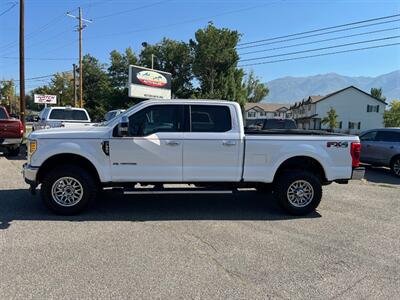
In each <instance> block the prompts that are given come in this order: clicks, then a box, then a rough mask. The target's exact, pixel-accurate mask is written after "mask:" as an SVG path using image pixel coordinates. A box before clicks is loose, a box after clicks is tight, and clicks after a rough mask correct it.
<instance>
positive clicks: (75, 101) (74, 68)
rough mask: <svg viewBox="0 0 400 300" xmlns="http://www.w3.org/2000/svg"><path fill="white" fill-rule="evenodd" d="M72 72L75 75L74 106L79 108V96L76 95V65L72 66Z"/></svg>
mask: <svg viewBox="0 0 400 300" xmlns="http://www.w3.org/2000/svg"><path fill="white" fill-rule="evenodd" d="M72 70H73V71H72V72H73V74H74V106H75V107H77V104H78V103H77V101H78V95H77V93H76V64H73V65H72Z"/></svg>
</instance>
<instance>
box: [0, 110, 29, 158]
mask: <svg viewBox="0 0 400 300" xmlns="http://www.w3.org/2000/svg"><path fill="white" fill-rule="evenodd" d="M23 136H24V126H23V125H22V122H21V121H20V120H18V119H15V118H11V117H10V116H9V115H8V112H7V110H6V109H5V107H3V106H0V151H2V152H3V151H4V150H6V151H7V153H6V154H8V155H9V156H16V155H18V154H19V150H20V146H21V143H22V138H23Z"/></svg>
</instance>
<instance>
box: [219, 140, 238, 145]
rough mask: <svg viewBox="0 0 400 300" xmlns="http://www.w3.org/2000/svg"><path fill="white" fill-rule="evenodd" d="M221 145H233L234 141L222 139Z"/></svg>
mask: <svg viewBox="0 0 400 300" xmlns="http://www.w3.org/2000/svg"><path fill="white" fill-rule="evenodd" d="M222 145H224V146H235V145H236V142H235V141H230V140H224V141H222Z"/></svg>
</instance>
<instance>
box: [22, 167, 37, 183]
mask: <svg viewBox="0 0 400 300" xmlns="http://www.w3.org/2000/svg"><path fill="white" fill-rule="evenodd" d="M38 171H39V168H38V167H32V166H31V165H28V164H24V166H23V169H22V174H23V176H24V180H25V182H26V183H27V184H29V185H33V186H36V185H37V183H36V175H37V173H38Z"/></svg>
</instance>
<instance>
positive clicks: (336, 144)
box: [326, 142, 349, 148]
mask: <svg viewBox="0 0 400 300" xmlns="http://www.w3.org/2000/svg"><path fill="white" fill-rule="evenodd" d="M326 146H327V147H328V148H330V147H336V148H347V147H348V146H349V143H348V142H327V143H326Z"/></svg>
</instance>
